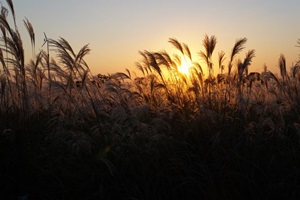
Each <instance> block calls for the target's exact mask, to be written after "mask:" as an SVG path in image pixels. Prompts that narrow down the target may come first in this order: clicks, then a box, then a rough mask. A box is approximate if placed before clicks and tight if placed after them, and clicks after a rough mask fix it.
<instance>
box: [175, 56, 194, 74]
mask: <svg viewBox="0 0 300 200" xmlns="http://www.w3.org/2000/svg"><path fill="white" fill-rule="evenodd" d="M191 66H192V61H191V59H190V58H189V57H187V56H185V55H183V56H182V57H181V65H180V66H179V67H178V71H179V72H180V73H182V74H184V75H189V73H190V68H191Z"/></svg>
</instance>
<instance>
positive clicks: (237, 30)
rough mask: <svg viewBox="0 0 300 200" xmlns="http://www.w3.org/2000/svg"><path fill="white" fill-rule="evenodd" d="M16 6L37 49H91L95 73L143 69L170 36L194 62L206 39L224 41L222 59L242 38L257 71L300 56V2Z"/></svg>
mask: <svg viewBox="0 0 300 200" xmlns="http://www.w3.org/2000/svg"><path fill="white" fill-rule="evenodd" d="M14 4H15V10H16V14H17V18H18V19H19V22H20V23H19V26H20V27H21V26H22V25H23V24H22V21H21V20H22V19H23V18H24V17H27V18H28V19H29V20H30V21H31V23H32V24H33V26H34V29H35V33H36V41H37V45H36V46H37V51H38V49H40V48H41V44H42V43H43V33H44V32H46V34H47V35H48V37H49V38H52V39H58V38H59V36H61V37H63V38H65V39H66V40H68V41H69V42H70V44H71V45H72V47H73V48H74V49H75V50H76V51H78V50H79V48H80V47H82V46H83V45H85V44H87V43H89V44H90V48H91V49H92V52H91V53H90V55H88V56H87V57H86V61H87V62H88V64H89V66H90V67H91V70H92V72H93V73H94V74H97V73H102V74H107V73H114V72H117V71H123V72H124V71H125V68H128V69H130V70H132V71H137V69H136V67H135V62H137V61H139V60H140V59H141V57H140V55H139V53H138V51H139V50H148V51H160V50H163V49H165V50H167V51H168V52H170V53H171V52H173V51H174V48H172V46H171V44H169V43H168V39H169V38H170V37H174V38H176V39H178V40H179V41H180V42H185V43H186V44H188V45H189V47H190V49H191V51H192V54H193V55H194V58H195V60H199V59H200V58H199V56H198V55H197V53H198V52H199V51H200V50H203V47H202V39H203V37H204V35H205V34H208V35H209V36H211V35H215V36H216V37H217V39H218V43H217V47H216V50H215V53H214V57H215V58H217V56H218V51H220V50H224V51H225V52H226V53H227V58H228V57H229V53H230V51H231V48H232V46H233V45H234V42H235V41H236V39H238V38H241V37H246V38H247V39H248V42H247V45H246V48H245V50H244V52H242V53H241V54H240V58H244V55H245V52H246V51H247V50H250V49H255V50H256V57H255V58H254V60H253V63H252V66H251V67H250V71H262V70H263V65H264V64H266V65H267V66H268V67H269V69H270V70H272V71H275V72H276V71H277V70H278V67H277V62H278V58H279V55H280V54H281V53H283V54H284V55H285V56H286V58H287V64H288V67H289V66H291V64H292V62H295V61H296V60H297V59H298V53H299V52H300V51H299V49H298V48H296V47H295V45H296V42H297V40H298V38H300V26H299V25H300V24H299V19H300V12H299V11H298V8H299V7H300V1H299V0H287V1H279V0H273V1H267V2H266V1H259V0H252V1H246V0H212V1H202V0H187V1H178V0H173V1H171V0H165V1H158V0H152V1H142V0H128V1H122V0H110V1H104V0H101V1H98V0H89V1H79V0H65V1H58V0H52V1H46V0H27V1H21V2H18V1H14ZM20 30H21V31H24V34H23V35H24V36H23V38H24V40H25V41H24V44H25V46H26V49H28V50H27V52H28V53H27V57H30V56H31V50H30V48H29V45H30V40H29V37H28V35H27V33H26V32H25V29H24V28H20ZM226 61H227V62H228V60H226ZM226 61H225V63H227V62H226ZM200 62H202V61H200ZM216 65H217V63H216ZM216 70H217V68H216V69H215V71H216Z"/></svg>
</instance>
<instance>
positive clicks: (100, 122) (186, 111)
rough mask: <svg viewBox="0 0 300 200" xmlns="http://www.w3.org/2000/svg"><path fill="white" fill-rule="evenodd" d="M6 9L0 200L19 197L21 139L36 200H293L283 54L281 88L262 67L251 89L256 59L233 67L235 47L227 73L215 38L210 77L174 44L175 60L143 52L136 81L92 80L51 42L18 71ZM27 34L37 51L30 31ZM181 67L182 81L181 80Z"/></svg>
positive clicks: (298, 129) (210, 44)
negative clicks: (185, 70)
mask: <svg viewBox="0 0 300 200" xmlns="http://www.w3.org/2000/svg"><path fill="white" fill-rule="evenodd" d="M7 3H8V5H9V8H10V12H11V13H12V17H13V19H14V20H13V24H12V25H11V24H10V23H9V22H8V20H7V16H8V14H9V12H8V9H6V8H5V7H3V6H2V9H1V15H0V29H1V38H0V63H1V68H0V69H1V70H0V131H1V139H0V141H1V151H0V152H1V156H0V158H1V177H0V179H1V184H3V186H2V187H1V189H2V190H1V193H0V194H1V195H0V198H1V199H7V198H10V197H14V195H16V193H17V191H16V190H15V189H14V188H15V187H16V185H18V184H17V180H18V177H19V176H20V175H17V173H15V170H17V169H18V165H16V162H18V161H16V160H15V157H17V155H19V154H18V150H17V149H18V148H19V146H18V145H17V146H16V145H15V143H14V141H16V140H18V136H17V135H16V133H20V130H26V133H28V135H27V140H26V141H27V143H26V144H27V145H25V147H22V148H24V149H23V150H24V152H26V155H24V156H25V157H24V159H25V160H27V161H28V162H26V164H24V165H26V166H27V167H28V176H27V184H28V190H27V192H28V193H29V195H31V198H33V199H34V198H36V199H97V198H99V197H101V198H105V199H183V198H185V199H194V198H197V199H199V198H200V197H202V198H204V199H273V198H279V199H280V198H281V199H298V198H299V195H300V194H299V187H300V186H299V183H300V182H299V181H300V180H299V175H300V173H299V170H298V169H299V168H300V166H299V159H300V158H299V152H300V149H299V145H300V118H299V116H300V107H299V101H300V97H299V94H300V91H299V88H300V87H299V86H300V85H299V84H300V81H299V80H300V72H299V69H300V65H299V63H297V64H296V65H295V66H292V68H291V69H292V70H291V74H289V73H287V69H286V68H287V66H286V60H285V57H284V56H283V55H281V56H280V58H279V64H278V65H279V67H280V72H281V73H280V74H281V76H280V77H278V76H276V75H274V74H273V73H272V72H271V71H268V70H267V67H265V70H264V71H263V72H262V73H257V74H259V77H260V78H259V79H258V78H253V77H254V76H252V75H253V74H251V73H249V71H251V61H252V59H254V56H255V51H254V50H249V51H247V52H246V55H245V58H244V59H243V60H236V55H237V54H239V53H241V52H242V50H244V48H245V44H246V41H247V39H246V38H242V39H239V40H237V41H236V43H235V44H234V46H233V49H232V52H231V54H230V55H229V56H228V58H229V61H228V70H227V73H226V72H225V73H224V70H225V69H224V68H225V67H224V62H225V61H226V54H225V53H224V52H223V51H221V52H219V54H218V56H219V59H218V63H216V64H214V63H212V56H213V52H214V49H215V47H216V45H217V39H216V37H215V36H211V37H209V36H207V35H205V37H204V39H203V45H204V49H205V50H204V51H203V52H200V57H201V58H202V59H203V60H204V61H205V63H206V66H201V65H200V63H197V62H194V61H193V60H192V56H191V52H190V49H189V47H188V46H187V45H186V44H185V43H180V42H179V41H178V40H176V39H175V38H171V39H169V42H170V43H171V44H172V45H173V46H174V47H175V48H176V49H177V50H178V54H174V55H169V54H168V53H167V52H166V51H161V52H150V51H140V55H141V57H142V59H141V61H140V62H138V63H137V68H138V70H140V71H141V72H142V73H143V76H141V77H134V76H132V74H134V73H132V72H130V71H129V70H128V69H126V72H125V73H123V72H117V73H114V74H111V75H97V76H94V75H93V74H92V73H91V71H90V69H89V66H88V64H87V63H86V62H85V61H84V58H85V56H86V55H87V54H88V53H89V52H90V49H89V46H88V45H85V46H83V47H82V48H81V49H80V50H79V51H78V52H76V51H75V50H74V49H72V47H71V45H70V44H69V43H68V42H67V40H65V39H63V38H59V39H58V40H53V39H48V38H46V41H45V42H46V43H47V47H45V48H47V49H46V51H43V50H42V51H40V52H39V53H38V54H37V55H36V56H34V57H33V59H32V60H31V61H29V62H28V63H27V64H25V58H24V49H23V45H22V38H21V35H20V34H19V32H18V28H17V24H16V21H15V13H14V8H13V4H12V1H7ZM24 25H25V27H26V29H27V30H28V32H29V36H30V40H31V42H32V47H33V52H35V50H34V43H35V38H34V35H35V34H34V30H33V27H32V25H31V23H30V21H29V20H27V19H26V20H24ZM50 56H51V57H50ZM184 56H187V57H188V58H189V59H190V60H191V61H192V66H191V68H190V75H189V76H187V75H183V74H182V73H180V72H179V70H178V68H179V66H180V64H181V63H182V62H183V60H182V59H184ZM215 66H216V67H218V69H219V71H220V74H218V75H217V76H215V75H214V73H213V72H214V67H215ZM203 67H207V68H208V69H209V74H208V75H207V76H205V75H204V73H203ZM257 76H258V75H257ZM21 132H22V131H21Z"/></svg>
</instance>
